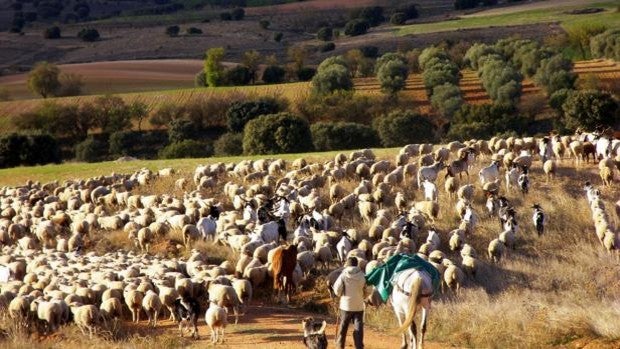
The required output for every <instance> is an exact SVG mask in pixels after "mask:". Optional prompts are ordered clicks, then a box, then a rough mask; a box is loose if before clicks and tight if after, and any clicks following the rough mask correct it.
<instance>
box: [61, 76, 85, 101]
mask: <svg viewBox="0 0 620 349" xmlns="http://www.w3.org/2000/svg"><path fill="white" fill-rule="evenodd" d="M58 80H59V81H60V89H59V90H58V91H57V92H56V96H58V97H66V96H79V95H81V94H82V87H84V82H83V81H82V75H79V74H73V73H62V74H60V77H59V79H58Z"/></svg>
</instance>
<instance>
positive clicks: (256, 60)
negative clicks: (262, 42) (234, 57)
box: [241, 50, 262, 83]
mask: <svg viewBox="0 0 620 349" xmlns="http://www.w3.org/2000/svg"><path fill="white" fill-rule="evenodd" d="M261 61H262V56H261V54H260V53H259V52H258V51H256V50H250V51H245V52H244V53H243V57H242V58H241V64H243V65H244V66H246V67H247V68H248V69H249V70H250V78H251V79H250V80H251V81H252V83H254V82H256V73H257V72H258V67H259V65H260V63H261Z"/></svg>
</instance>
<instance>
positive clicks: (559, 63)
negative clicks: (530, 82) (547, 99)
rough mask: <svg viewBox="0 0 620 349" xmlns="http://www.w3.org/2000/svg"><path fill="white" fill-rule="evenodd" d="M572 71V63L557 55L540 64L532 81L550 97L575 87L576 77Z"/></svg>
mask: <svg viewBox="0 0 620 349" xmlns="http://www.w3.org/2000/svg"><path fill="white" fill-rule="evenodd" d="M572 70H573V63H572V62H571V61H570V60H568V59H566V58H564V57H563V56H562V55H560V54H557V55H555V56H553V57H551V58H547V59H543V60H542V62H540V67H539V68H538V70H537V71H536V75H535V76H534V80H535V81H536V83H537V84H539V85H541V86H543V87H544V88H545V90H546V92H547V95H548V96H550V95H552V94H553V93H554V92H555V91H557V90H561V89H572V88H573V87H574V86H575V81H576V80H577V75H576V74H575V73H573V72H572Z"/></svg>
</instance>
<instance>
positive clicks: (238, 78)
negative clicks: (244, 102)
mask: <svg viewBox="0 0 620 349" xmlns="http://www.w3.org/2000/svg"><path fill="white" fill-rule="evenodd" d="M225 75H226V77H225V80H226V83H227V84H228V85H232V86H243V85H247V84H249V83H250V81H252V73H251V72H250V69H248V67H246V66H243V65H238V66H236V67H234V68H231V69H228V70H227V71H226V73H225Z"/></svg>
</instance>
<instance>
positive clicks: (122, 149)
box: [108, 131, 141, 156]
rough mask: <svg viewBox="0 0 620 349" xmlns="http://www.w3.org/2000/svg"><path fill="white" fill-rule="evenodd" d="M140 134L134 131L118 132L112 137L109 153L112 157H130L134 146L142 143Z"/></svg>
mask: <svg viewBox="0 0 620 349" xmlns="http://www.w3.org/2000/svg"><path fill="white" fill-rule="evenodd" d="M140 138H141V137H140V134H139V133H137V132H133V131H118V132H114V133H112V134H111V135H110V140H109V148H108V149H109V153H110V154H111V155H123V156H126V155H129V154H131V153H132V150H133V149H132V148H133V146H134V144H137V143H139V142H140V140H139V139H140Z"/></svg>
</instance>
